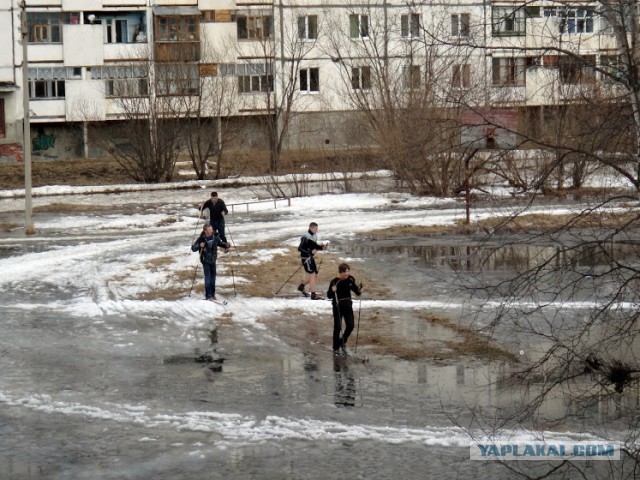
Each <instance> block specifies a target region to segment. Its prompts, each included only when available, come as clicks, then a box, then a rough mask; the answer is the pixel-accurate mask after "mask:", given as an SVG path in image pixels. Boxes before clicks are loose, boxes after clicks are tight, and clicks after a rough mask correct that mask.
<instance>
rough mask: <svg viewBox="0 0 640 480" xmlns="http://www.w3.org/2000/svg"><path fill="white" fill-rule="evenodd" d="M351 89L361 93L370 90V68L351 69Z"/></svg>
mask: <svg viewBox="0 0 640 480" xmlns="http://www.w3.org/2000/svg"><path fill="white" fill-rule="evenodd" d="M351 88H352V89H353V90H360V91H363V92H364V91H368V90H371V67H369V66H367V65H362V66H358V67H351Z"/></svg>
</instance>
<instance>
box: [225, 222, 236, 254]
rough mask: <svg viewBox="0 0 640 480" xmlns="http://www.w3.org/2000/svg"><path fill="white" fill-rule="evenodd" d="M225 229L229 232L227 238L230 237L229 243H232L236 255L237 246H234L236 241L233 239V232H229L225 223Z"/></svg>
mask: <svg viewBox="0 0 640 480" xmlns="http://www.w3.org/2000/svg"><path fill="white" fill-rule="evenodd" d="M225 227H226V229H227V231H228V232H229V238H230V239H231V245H233V249H234V250H235V251H236V252H235V254H236V256H238V247H236V242H235V241H234V240H233V234H232V233H231V229H230V228H229V226H228V225H226V224H225Z"/></svg>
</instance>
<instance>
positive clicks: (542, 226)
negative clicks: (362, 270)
mask: <svg viewBox="0 0 640 480" xmlns="http://www.w3.org/2000/svg"><path fill="white" fill-rule="evenodd" d="M622 225H631V226H636V227H639V226H640V214H639V213H638V212H637V211H635V210H634V211H630V212H622V213H618V212H592V213H588V212H587V213H581V214H579V215H578V214H575V215H570V214H564V215H545V214H541V213H531V214H522V215H518V216H517V217H492V218H487V219H483V220H480V221H478V222H472V223H471V224H469V225H467V224H466V223H464V221H463V220H458V221H457V222H456V223H455V224H453V225H430V226H422V225H397V226H394V227H388V228H384V229H380V230H375V231H372V232H370V233H367V234H366V236H367V237H368V238H375V239H383V238H396V237H402V236H421V235H426V236H436V235H445V234H470V233H478V232H485V233H505V234H513V233H531V232H555V231H559V230H561V229H567V228H572V229H587V228H616V227H620V226H622Z"/></svg>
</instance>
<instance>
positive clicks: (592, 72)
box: [558, 55, 597, 85]
mask: <svg viewBox="0 0 640 480" xmlns="http://www.w3.org/2000/svg"><path fill="white" fill-rule="evenodd" d="M558 75H559V77H560V83H561V84H562V85H592V84H594V83H595V82H596V80H597V72H596V56H595V55H580V58H576V57H574V56H571V55H559V56H558Z"/></svg>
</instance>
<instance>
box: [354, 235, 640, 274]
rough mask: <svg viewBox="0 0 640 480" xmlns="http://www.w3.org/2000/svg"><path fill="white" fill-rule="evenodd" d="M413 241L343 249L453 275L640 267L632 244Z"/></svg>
mask: <svg viewBox="0 0 640 480" xmlns="http://www.w3.org/2000/svg"><path fill="white" fill-rule="evenodd" d="M415 241H416V239H411V238H410V239H400V240H393V241H390V240H381V241H377V240H366V241H359V242H347V243H345V244H344V246H343V248H344V249H345V251H346V252H348V253H349V254H352V255H356V256H363V257H369V258H379V257H387V256H388V257H396V258H398V257H399V258H411V259H416V260H417V264H418V266H420V267H425V268H430V269H437V270H440V271H442V270H445V271H452V272H465V271H473V272H479V271H483V272H487V271H523V270H527V269H530V268H535V267H537V266H540V265H542V264H543V263H545V262H548V261H549V260H550V259H551V258H554V257H555V260H554V263H553V266H554V267H566V266H570V267H587V268H591V267H593V266H597V265H603V264H609V263H611V262H612V261H614V260H616V261H620V260H624V261H625V262H626V263H633V264H640V244H635V243H621V242H620V243H613V244H611V243H607V244H602V245H581V246H579V247H575V248H571V249H568V248H561V247H551V246H537V245H507V246H485V245H411V243H414V242H415ZM398 243H403V244H402V245H399V244H398ZM405 243H409V245H406V244H405Z"/></svg>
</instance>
